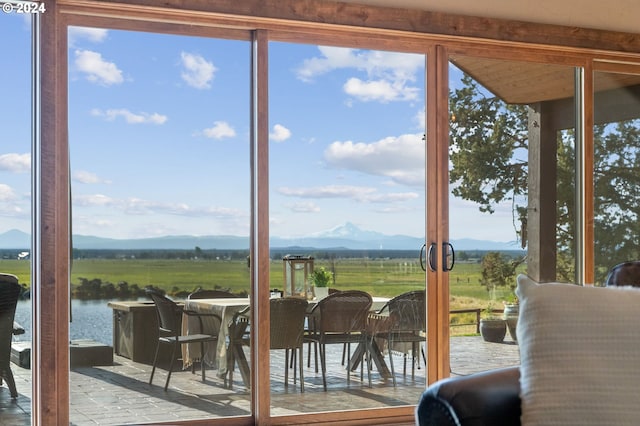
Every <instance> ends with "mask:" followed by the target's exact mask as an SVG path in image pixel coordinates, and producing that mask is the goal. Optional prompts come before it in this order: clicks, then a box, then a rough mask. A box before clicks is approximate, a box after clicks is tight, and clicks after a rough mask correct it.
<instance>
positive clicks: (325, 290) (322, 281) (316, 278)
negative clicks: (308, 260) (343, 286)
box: [309, 266, 333, 300]
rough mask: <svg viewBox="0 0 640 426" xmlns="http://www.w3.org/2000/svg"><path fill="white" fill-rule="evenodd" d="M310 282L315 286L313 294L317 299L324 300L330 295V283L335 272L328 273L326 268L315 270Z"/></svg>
mask: <svg viewBox="0 0 640 426" xmlns="http://www.w3.org/2000/svg"><path fill="white" fill-rule="evenodd" d="M309 280H310V281H311V285H312V286H313V293H314V294H315V296H316V299H317V300H320V299H324V298H325V297H327V295H328V294H329V283H330V282H331V281H333V272H331V271H327V270H326V269H325V267H324V266H322V267H320V268H315V269H314V270H313V272H312V273H311V276H310V277H309Z"/></svg>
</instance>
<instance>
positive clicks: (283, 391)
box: [0, 336, 519, 426]
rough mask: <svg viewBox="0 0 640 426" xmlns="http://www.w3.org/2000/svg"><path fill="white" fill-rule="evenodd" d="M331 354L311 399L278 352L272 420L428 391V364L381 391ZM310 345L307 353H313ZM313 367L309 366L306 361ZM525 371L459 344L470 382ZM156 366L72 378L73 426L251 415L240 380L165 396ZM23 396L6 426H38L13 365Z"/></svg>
mask: <svg viewBox="0 0 640 426" xmlns="http://www.w3.org/2000/svg"><path fill="white" fill-rule="evenodd" d="M331 346H332V347H331V349H330V350H331V352H330V350H329V348H328V350H327V358H328V361H327V362H328V371H327V374H328V378H327V380H328V392H324V391H323V390H322V376H321V374H319V373H318V374H316V373H315V371H314V369H313V365H312V368H306V365H305V370H304V374H305V392H304V393H300V391H299V387H298V385H295V386H294V385H293V384H292V383H291V382H292V378H291V377H290V378H289V380H290V383H289V387H288V388H285V386H284V371H283V369H282V365H283V363H284V360H283V358H282V355H281V353H282V352H283V351H272V359H271V369H272V378H273V379H272V385H271V392H272V398H271V403H272V413H273V414H274V415H287V414H295V413H301V412H305V413H309V412H317V411H322V410H325V409H326V407H331V409H332V410H348V409H353V408H355V407H357V408H367V407H372V408H373V407H381V406H399V405H412V404H414V403H415V402H416V401H417V399H418V396H419V395H420V393H421V391H422V390H423V389H424V387H425V378H424V377H425V376H424V364H422V363H421V367H422V368H420V369H419V370H416V376H415V380H412V378H411V373H410V366H408V371H407V375H406V376H403V375H402V372H401V366H402V358H401V356H397V358H395V359H396V360H397V361H395V362H396V365H397V367H398V368H397V371H396V375H397V380H398V386H397V388H394V387H393V383H392V382H391V380H383V379H381V378H380V376H379V375H378V374H377V372H376V370H375V369H374V370H373V371H372V381H373V386H372V387H371V388H369V387H368V386H367V376H366V371H365V373H364V383H361V382H360V371H359V370H358V371H357V372H354V373H352V375H351V385H350V386H349V387H347V385H346V374H345V370H344V368H343V367H342V366H341V365H340V358H341V355H342V346H341V345H331ZM306 349H307V348H306V345H305V351H306ZM305 361H306V360H305ZM518 363H519V351H518V346H517V345H516V344H514V343H513V342H512V341H510V340H509V339H508V338H507V339H505V341H504V342H503V343H500V344H498V343H487V342H484V341H483V340H482V338H481V337H479V336H465V337H454V338H452V341H451V370H452V372H451V374H452V375H465V374H469V373H472V372H475V371H481V370H486V369H490V368H496V367H501V366H507V365H515V364H518ZM150 368H151V366H149V365H147V364H142V363H136V362H133V361H131V360H129V359H127V358H124V357H120V356H114V365H113V366H108V367H82V368H77V369H73V370H72V371H71V373H70V395H71V397H70V399H71V403H70V419H71V424H72V425H98V424H99V425H121V424H144V423H153V422H167V421H171V420H193V419H203V418H217V417H225V416H243V415H248V414H249V413H250V394H249V392H248V391H247V389H246V388H245V387H244V386H243V385H242V381H241V378H240V375H239V374H236V375H235V376H234V387H233V389H226V388H224V386H223V382H222V380H221V379H219V378H217V377H216V375H215V371H214V370H208V371H207V380H206V382H205V383H202V382H201V381H200V378H199V377H200V376H199V375H198V374H195V375H193V374H191V371H190V370H186V371H174V372H173V374H172V377H171V383H170V385H169V390H168V391H167V392H165V391H164V390H163V385H164V378H165V377H166V376H165V374H166V370H162V369H161V370H159V371H158V372H157V373H156V374H157V377H156V378H154V384H153V386H149V384H148V380H149V373H150ZM12 370H13V372H14V375H15V379H16V385H17V388H18V392H19V397H18V399H17V400H15V401H14V400H11V398H10V396H9V391H8V389H7V388H6V386H3V387H1V388H0V423H1V424H2V425H6V426H14V425H30V424H31V420H30V419H31V370H27V369H24V368H20V367H18V366H17V365H15V364H12Z"/></svg>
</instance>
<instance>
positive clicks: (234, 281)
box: [0, 258, 509, 309]
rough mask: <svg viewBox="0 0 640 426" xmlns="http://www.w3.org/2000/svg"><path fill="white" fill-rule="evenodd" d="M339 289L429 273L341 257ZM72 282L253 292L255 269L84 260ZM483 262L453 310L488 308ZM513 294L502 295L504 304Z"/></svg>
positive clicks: (391, 283)
mask: <svg viewBox="0 0 640 426" xmlns="http://www.w3.org/2000/svg"><path fill="white" fill-rule="evenodd" d="M0 265H1V267H0V268H1V269H0V270H2V271H3V272H6V273H10V274H14V275H17V276H18V278H19V280H20V283H21V284H26V285H27V286H28V285H29V283H30V270H29V268H30V264H29V262H28V261H23V260H22V261H21V260H7V259H3V260H0ZM315 266H316V267H320V266H324V267H325V268H327V269H331V268H332V265H331V264H330V263H329V262H328V261H323V260H322V259H316V261H315ZM333 268H334V269H333V270H335V281H336V283H335V285H332V286H331V287H335V288H338V289H340V290H348V289H350V290H364V291H366V292H368V293H370V294H372V295H375V296H384V297H392V296H394V295H397V294H400V293H403V292H405V291H409V290H415V289H420V288H424V272H423V271H422V270H421V269H420V266H419V264H418V262H417V261H416V260H415V259H365V258H359V259H354V258H350V259H337V260H334V261H333ZM71 271H72V273H71V284H72V286H77V285H78V284H79V283H80V282H81V279H87V280H93V279H99V280H101V281H102V282H103V283H113V284H114V285H117V284H118V283H120V282H126V283H128V284H129V285H133V284H136V285H138V286H139V287H140V288H144V287H145V286H147V285H153V286H156V287H159V288H162V289H164V290H166V291H167V292H169V293H172V292H175V289H179V290H182V291H186V292H188V291H191V290H194V289H195V288H197V287H202V288H214V287H220V288H228V289H230V290H232V291H234V292H241V291H249V282H250V276H249V269H248V267H247V264H246V262H244V261H239V260H186V259H184V260H183V259H175V260H166V259H144V260H139V259H126V260H123V259H117V260H116V259H79V260H74V262H73V266H72V270H71ZM480 276H481V271H480V264H478V263H461V262H459V263H457V264H456V266H455V269H454V270H453V271H452V272H451V274H450V286H451V296H452V297H451V309H461V308H470V307H479V308H485V307H487V304H488V302H489V295H488V293H487V291H486V290H485V288H484V287H482V286H481V285H480V284H479V280H480ZM270 287H271V288H278V289H282V287H283V262H282V261H281V260H273V261H271V267H270ZM508 297H509V291H508V290H507V289H505V290H504V291H502V292H500V293H498V294H497V295H496V300H497V302H498V303H499V302H500V301H501V300H504V299H507V298H508Z"/></svg>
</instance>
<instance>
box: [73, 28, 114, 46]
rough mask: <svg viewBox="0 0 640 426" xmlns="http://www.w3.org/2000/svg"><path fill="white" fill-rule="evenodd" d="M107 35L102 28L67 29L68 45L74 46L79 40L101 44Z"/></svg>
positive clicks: (106, 31)
mask: <svg viewBox="0 0 640 426" xmlns="http://www.w3.org/2000/svg"><path fill="white" fill-rule="evenodd" d="M108 33H109V32H108V30H105V29H104V28H88V27H69V33H68V35H69V45H70V46H75V44H76V42H78V41H80V40H88V41H90V42H91V43H101V42H103V41H104V40H105V39H106V38H107V34H108Z"/></svg>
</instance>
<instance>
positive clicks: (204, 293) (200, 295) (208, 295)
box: [187, 290, 238, 299]
mask: <svg viewBox="0 0 640 426" xmlns="http://www.w3.org/2000/svg"><path fill="white" fill-rule="evenodd" d="M232 297H238V296H236V295H235V294H233V293H231V292H230V291H225V290H196V291H194V292H193V293H191V294H190V295H189V296H187V299H228V298H232Z"/></svg>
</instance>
